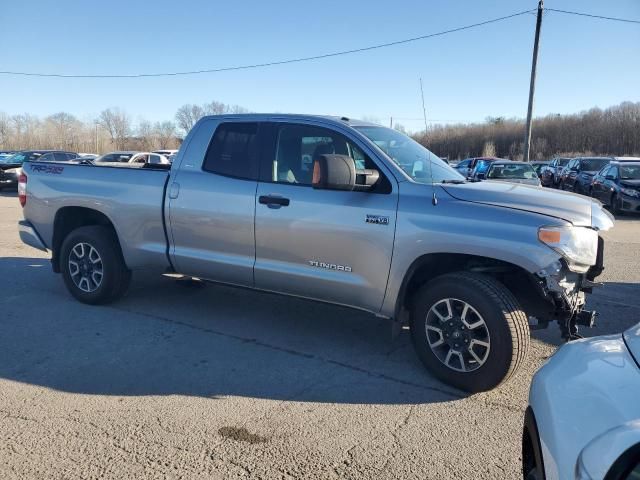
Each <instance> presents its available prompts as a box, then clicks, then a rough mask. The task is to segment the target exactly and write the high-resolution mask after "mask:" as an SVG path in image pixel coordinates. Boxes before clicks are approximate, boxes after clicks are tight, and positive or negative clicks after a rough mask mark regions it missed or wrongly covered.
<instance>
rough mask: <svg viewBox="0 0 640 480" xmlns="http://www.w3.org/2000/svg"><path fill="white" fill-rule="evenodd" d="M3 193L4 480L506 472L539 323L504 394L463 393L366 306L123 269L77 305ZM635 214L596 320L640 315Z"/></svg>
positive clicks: (512, 472) (554, 340)
mask: <svg viewBox="0 0 640 480" xmlns="http://www.w3.org/2000/svg"><path fill="white" fill-rule="evenodd" d="M19 218H21V211H20V206H19V204H18V200H17V198H16V195H15V193H9V192H3V193H0V478H3V479H9V478H115V477H118V478H185V479H194V478H225V479H226V478H283V479H287V478H306V479H310V478H322V479H326V478H354V479H357V478H377V479H385V478H404V479H409V478H416V479H426V478H433V479H437V478H465V479H478V478H486V479H495V478H517V477H518V476H519V475H520V461H521V455H520V436H521V427H522V417H523V412H524V409H525V406H526V402H527V394H528V386H529V383H530V380H531V376H532V375H533V373H534V372H535V371H536V369H537V368H538V367H539V366H540V365H541V364H542V362H544V360H545V359H546V358H547V357H548V356H549V355H551V354H552V353H553V352H554V351H555V349H556V348H557V345H559V344H560V343H561V342H560V338H559V332H558V329H557V328H556V326H555V325H552V326H551V328H550V329H549V330H547V331H541V332H536V333H535V335H534V341H533V343H532V347H531V352H530V356H529V362H528V364H527V365H526V366H525V368H523V369H522V370H521V371H520V373H519V374H518V375H517V376H516V377H515V378H514V379H512V380H511V381H510V382H509V383H508V384H506V385H504V386H502V387H501V388H499V389H497V390H495V391H492V392H488V393H484V394H479V395H473V396H467V395H465V394H463V393H461V392H459V391H456V390H453V389H452V388H450V387H447V386H445V385H443V384H442V383H440V382H438V381H436V380H435V379H433V378H432V377H430V375H429V374H428V373H427V372H426V371H425V370H424V369H423V367H422V366H421V364H420V363H419V361H418V359H417V357H416V356H415V354H414V351H413V348H412V347H411V345H410V340H409V335H408V331H403V333H402V334H401V335H400V337H398V338H397V339H396V340H394V341H393V342H391V341H390V340H389V338H388V334H389V332H388V329H387V325H386V324H385V323H384V322H382V321H381V320H378V319H376V318H375V317H373V316H370V315H368V314H364V313H361V312H357V311H352V310H347V309H344V308H339V307H335V306H329V305H324V304H319V303H313V302H307V301H303V300H297V299H292V298H283V297H278V296H275V295H269V294H263V293H255V292H250V291H245V290H240V289H233V288H229V287H224V286H219V285H206V286H202V287H194V286H185V285H183V284H179V283H177V282H176V280H175V279H174V278H170V277H162V276H161V277H145V276H144V275H139V274H136V275H135V276H134V281H133V283H132V288H131V290H130V291H129V293H128V295H127V296H126V297H125V298H124V299H123V300H121V301H119V302H117V303H115V304H113V305H109V306H101V307H90V306H87V305H83V304H80V303H78V302H76V301H75V300H73V299H72V298H71V297H70V295H69V294H68V293H67V291H66V289H65V288H64V285H63V282H62V280H61V278H60V277H59V276H57V275H55V274H53V273H52V271H51V268H50V265H49V262H48V257H47V255H46V254H43V253H42V252H39V251H37V250H34V249H32V248H30V247H27V246H25V245H23V244H22V243H21V242H20V240H19V238H18V234H17V227H16V224H17V221H18V219H19ZM639 231H640V218H639V217H635V218H634V217H622V218H620V219H619V220H618V221H617V223H616V227H615V228H614V229H613V230H612V231H610V232H608V233H607V234H606V240H607V243H606V247H605V265H606V270H605V273H604V274H603V276H602V277H600V278H599V280H600V281H603V282H605V286H604V287H602V288H600V289H598V290H597V291H596V293H594V294H593V295H592V296H591V297H589V301H588V305H587V307H588V308H593V309H596V310H599V311H600V312H601V313H600V317H599V319H598V322H599V325H598V327H597V328H595V329H592V330H583V331H582V332H581V333H583V334H585V335H588V336H593V335H599V334H605V333H617V332H621V331H622V330H624V329H626V328H628V327H630V326H631V325H633V324H635V323H637V322H639V321H640V315H639V312H640V237H639V236H638V232H639Z"/></svg>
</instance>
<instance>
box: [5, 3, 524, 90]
mask: <svg viewBox="0 0 640 480" xmlns="http://www.w3.org/2000/svg"><path fill="white" fill-rule="evenodd" d="M532 11H535V9H533V10H524V11H522V12H518V13H513V14H511V15H506V16H504V17H498V18H492V19H491V20H485V21H484V22H478V23H472V24H470V25H464V26H462V27H456V28H451V29H449V30H443V31H441V32H436V33H429V34H426V35H420V36H418V37H412V38H405V39H403V40H396V41H394V42H387V43H379V44H377V45H370V46H368V47H361V48H354V49H351V50H342V51H339V52H332V53H324V54H321V55H313V56H310V57H300V58H291V59H287V60H276V61H272V62H265V63H256V64H252V65H236V66H231V67H220V68H210V69H206V70H191V71H184V72H159V73H133V74H104V75H99V74H96V75H76V74H62V73H40V72H14V71H0V75H19V76H25V77H56V78H142V77H175V76H181V75H198V74H203V73H219V72H229V71H235V70H248V69H253V68H263V67H272V66H276V65H286V64H290V63H300V62H309V61H312V60H321V59H325V58H331V57H338V56H341V55H349V54H352V53H361V52H367V51H370V50H377V49H380V48H387V47H393V46H396V45H403V44H406V43H411V42H417V41H419V40H425V39H427V38H433V37H439V36H442V35H448V34H450V33H455V32H461V31H463V30H468V29H471V28H477V27H481V26H483V25H489V24H491V23H496V22H501V21H504V20H508V19H510V18H514V17H518V16H521V15H525V14H528V13H530V12H532Z"/></svg>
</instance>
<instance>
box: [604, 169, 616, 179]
mask: <svg viewBox="0 0 640 480" xmlns="http://www.w3.org/2000/svg"><path fill="white" fill-rule="evenodd" d="M606 175H611V177H613V179H614V180H615V179H617V178H618V167H616V166H611V167H609V170H607V172H606V173H605V176H606Z"/></svg>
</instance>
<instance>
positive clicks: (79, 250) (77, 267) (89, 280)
mask: <svg viewBox="0 0 640 480" xmlns="http://www.w3.org/2000/svg"><path fill="white" fill-rule="evenodd" d="M68 263H69V274H70V276H71V279H72V280H73V283H74V284H75V286H76V287H78V288H79V289H80V290H82V291H83V292H87V293H91V292H95V291H96V290H97V289H98V288H100V285H101V284H102V278H103V265H102V257H100V254H99V253H98V251H97V250H96V249H95V248H93V246H91V245H89V244H88V243H85V242H80V243H77V244H76V245H75V246H74V247H73V248H72V249H71V252H70V253H69V262H68Z"/></svg>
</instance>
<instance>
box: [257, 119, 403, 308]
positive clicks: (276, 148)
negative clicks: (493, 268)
mask: <svg viewBox="0 0 640 480" xmlns="http://www.w3.org/2000/svg"><path fill="white" fill-rule="evenodd" d="M271 127H272V138H273V143H272V145H273V149H272V153H271V155H270V156H267V155H265V159H264V160H265V161H264V162H263V163H262V166H261V174H260V182H259V183H258V192H257V195H256V264H255V269H254V275H255V282H256V287H258V288H262V289H266V290H271V291H276V292H282V293H288V294H292V295H299V296H302V297H306V298H313V299H319V300H325V301H330V302H333V303H339V304H346V305H351V306H355V307H359V308H363V309H366V310H369V311H374V312H375V311H378V310H379V309H380V307H381V305H382V300H383V299H384V294H385V289H386V285H387V279H388V275H389V266H390V262H391V254H392V250H393V239H394V229H395V220H396V209H397V201H398V198H397V195H398V194H397V185H396V183H395V180H394V179H393V178H392V177H391V176H390V175H389V173H388V172H386V171H385V169H384V167H383V166H382V165H381V164H376V163H374V161H373V160H372V158H373V157H374V154H373V152H371V151H369V150H368V147H367V146H366V145H364V144H361V143H359V141H357V140H354V139H350V138H348V137H347V134H345V133H339V132H337V131H335V130H333V129H329V128H325V127H320V126H314V125H311V124H292V123H275V124H271ZM328 153H336V154H343V155H349V156H351V158H353V159H354V161H355V163H356V168H359V169H363V168H376V169H378V170H379V171H380V179H379V181H378V183H377V184H376V187H374V189H373V190H370V191H335V190H318V189H314V188H313V187H312V186H311V178H312V170H313V160H314V159H315V158H316V157H317V156H318V155H322V154H328Z"/></svg>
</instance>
